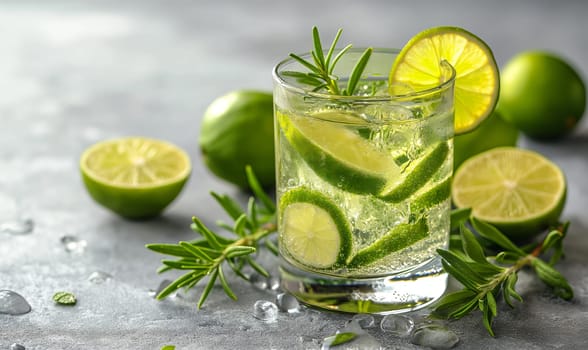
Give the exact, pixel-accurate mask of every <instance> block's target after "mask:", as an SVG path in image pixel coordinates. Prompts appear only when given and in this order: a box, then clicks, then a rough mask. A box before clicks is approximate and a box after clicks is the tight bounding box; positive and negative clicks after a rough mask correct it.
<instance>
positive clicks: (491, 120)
mask: <svg viewBox="0 0 588 350" xmlns="http://www.w3.org/2000/svg"><path fill="white" fill-rule="evenodd" d="M518 138H519V131H518V130H517V128H516V127H515V126H514V125H512V124H511V123H509V122H507V121H505V120H504V119H503V118H502V116H501V115H500V113H498V112H497V111H496V110H495V111H494V112H492V114H491V115H490V116H489V117H488V118H486V119H485V120H484V121H483V122H482V123H481V124H480V125H478V127H477V128H475V129H474V131H472V132H469V133H467V134H461V135H456V136H455V138H454V139H453V170H456V169H457V168H459V166H460V165H461V163H463V162H464V161H465V160H466V159H468V158H470V157H472V156H474V155H476V154H478V153H482V152H484V151H487V150H489V149H492V148H495V147H501V146H516V144H517V140H518Z"/></svg>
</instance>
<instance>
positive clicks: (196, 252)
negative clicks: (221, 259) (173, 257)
mask: <svg viewBox="0 0 588 350" xmlns="http://www.w3.org/2000/svg"><path fill="white" fill-rule="evenodd" d="M179 245H180V246H181V247H182V248H184V249H185V250H186V251H187V252H190V253H191V254H192V255H193V256H195V257H196V258H198V259H200V260H202V261H204V262H211V261H212V260H214V258H212V257H211V256H209V255H208V254H206V252H204V251H203V250H202V249H200V247H196V246H195V245H193V244H191V243H190V242H185V241H180V242H179Z"/></svg>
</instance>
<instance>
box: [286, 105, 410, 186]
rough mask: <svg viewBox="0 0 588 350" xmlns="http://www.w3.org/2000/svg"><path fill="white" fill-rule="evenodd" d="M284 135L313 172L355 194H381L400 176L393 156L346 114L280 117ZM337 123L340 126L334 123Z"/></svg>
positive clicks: (356, 118)
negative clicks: (377, 144) (391, 180)
mask: <svg viewBox="0 0 588 350" xmlns="http://www.w3.org/2000/svg"><path fill="white" fill-rule="evenodd" d="M277 116H278V120H279V123H280V126H281V128H282V130H283V132H284V135H285V136H286V138H287V139H288V141H289V142H290V144H291V145H292V147H294V149H295V150H296V151H297V152H298V153H299V154H300V156H301V157H302V158H303V159H304V161H305V162H306V163H307V164H308V166H310V167H311V168H312V169H313V171H314V172H315V173H316V174H317V175H318V176H319V177H321V178H322V179H323V180H325V181H327V182H328V183H330V184H332V185H334V186H337V187H339V188H341V189H343V190H345V191H348V192H353V193H360V194H364V193H379V192H380V191H381V190H382V189H383V188H384V186H385V185H386V183H387V179H390V178H395V177H397V176H398V175H399V174H400V168H399V167H398V166H397V165H396V163H395V162H394V159H393V157H392V156H391V155H390V153H388V152H385V151H383V150H381V149H378V148H376V146H375V145H374V142H372V141H370V140H368V139H366V138H365V137H362V136H361V135H360V134H359V132H358V131H357V129H358V128H359V127H360V126H361V125H364V126H365V121H363V120H362V119H360V118H359V117H354V116H352V115H350V114H345V113H344V112H324V113H320V114H317V115H316V116H313V117H308V116H289V115H285V114H282V113H279V112H278V113H277ZM333 120H337V121H338V122H337V123H334V122H332V121H333Z"/></svg>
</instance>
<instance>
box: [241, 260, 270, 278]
mask: <svg viewBox="0 0 588 350" xmlns="http://www.w3.org/2000/svg"><path fill="white" fill-rule="evenodd" d="M246 259H247V262H248V263H249V265H251V267H252V268H253V269H254V270H255V271H257V272H259V273H260V274H261V275H262V276H263V277H269V272H267V270H266V269H264V268H263V266H261V265H259V264H258V263H257V262H256V261H255V260H253V259H251V257H246Z"/></svg>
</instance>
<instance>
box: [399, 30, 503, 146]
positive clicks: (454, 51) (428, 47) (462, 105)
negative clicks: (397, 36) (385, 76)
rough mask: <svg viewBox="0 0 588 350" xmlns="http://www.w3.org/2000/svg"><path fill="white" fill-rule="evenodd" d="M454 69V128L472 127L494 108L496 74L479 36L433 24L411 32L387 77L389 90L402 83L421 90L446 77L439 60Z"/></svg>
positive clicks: (496, 94) (458, 130)
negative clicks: (410, 37)
mask: <svg viewBox="0 0 588 350" xmlns="http://www.w3.org/2000/svg"><path fill="white" fill-rule="evenodd" d="M443 60H445V61H447V62H448V63H449V64H451V65H452V66H453V68H454V69H455V71H456V77H455V102H454V106H455V132H456V134H462V133H465V132H468V131H470V130H472V129H474V128H475V127H476V126H477V125H478V124H480V123H481V122H482V121H483V120H484V119H485V118H486V117H487V116H488V115H490V113H491V112H492V111H493V110H494V107H495V106H496V102H497V100H498V91H499V85H500V82H499V74H498V66H497V65H496V60H495V59H494V55H493V54H492V51H491V50H490V48H489V47H488V45H486V43H484V41H482V40H481V39H480V38H478V37H477V36H475V35H474V34H472V33H470V32H468V31H467V30H465V29H462V28H456V27H435V28H430V29H427V30H424V31H422V32H420V33H419V34H417V35H416V36H414V37H413V38H412V39H411V40H410V41H409V42H408V43H407V44H406V45H405V46H404V48H403V49H402V51H400V54H399V55H398V58H397V59H396V61H395V62H394V65H393V66H392V70H391V71H390V77H389V86H390V93H391V94H402V93H404V92H405V91H406V88H405V87H404V86H410V87H412V89H414V90H415V91H421V90H425V89H430V88H433V87H435V86H438V85H439V84H440V83H442V82H443V81H444V80H445V77H444V74H443V71H442V67H441V62H442V61H443Z"/></svg>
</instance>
